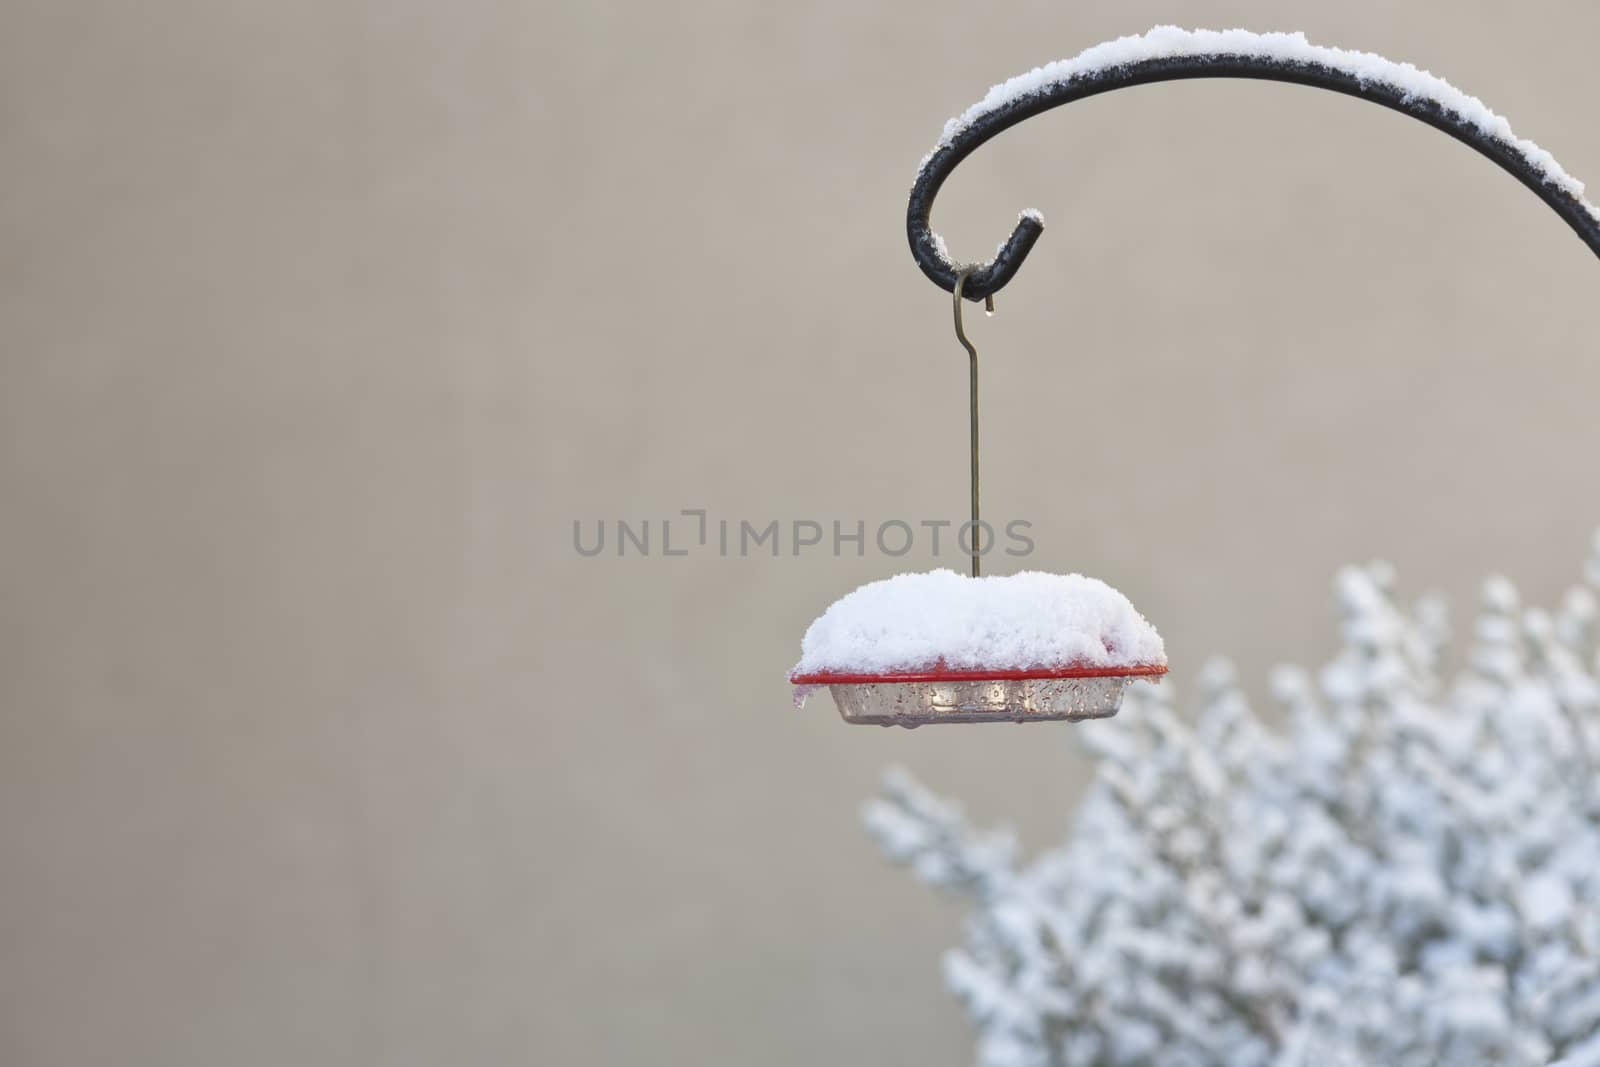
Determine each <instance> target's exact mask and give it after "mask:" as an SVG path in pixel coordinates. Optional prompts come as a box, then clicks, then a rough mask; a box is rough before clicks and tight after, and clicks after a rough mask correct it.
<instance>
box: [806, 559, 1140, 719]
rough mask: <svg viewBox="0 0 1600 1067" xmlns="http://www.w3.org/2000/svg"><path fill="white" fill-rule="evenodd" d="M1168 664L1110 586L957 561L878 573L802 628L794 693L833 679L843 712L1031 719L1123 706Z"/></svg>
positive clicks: (1081, 715)
mask: <svg viewBox="0 0 1600 1067" xmlns="http://www.w3.org/2000/svg"><path fill="white" fill-rule="evenodd" d="M1166 669H1167V657H1166V649H1165V647H1164V646H1163V644H1162V641H1161V635H1160V634H1158V633H1157V632H1156V630H1155V628H1154V627H1153V626H1151V625H1150V623H1149V622H1147V621H1146V620H1145V618H1144V616H1142V615H1140V614H1139V612H1138V611H1137V610H1136V609H1135V608H1134V606H1133V604H1132V603H1131V602H1129V600H1128V598H1127V597H1125V596H1123V595H1122V594H1121V593H1120V592H1118V591H1117V590H1115V589H1113V588H1112V587H1111V586H1109V585H1107V584H1106V583H1104V582H1102V581H1099V580H1097V579H1094V578H1086V577H1084V576H1083V575H1081V574H1067V575H1061V574H1045V573H1042V572H1038V571H1028V572H1024V573H1021V574H1014V575H1010V576H1007V577H981V578H969V577H966V576H964V575H961V574H957V573H956V572H954V571H950V570H938V571H932V572H930V573H926V574H902V575H899V576H897V577H894V578H888V579H885V580H882V581H877V582H872V583H870V584H868V585H864V586H862V587H861V588H860V589H857V590H855V591H854V592H852V593H850V594H849V595H847V596H845V597H843V598H841V599H840V600H838V601H836V602H835V603H834V604H833V605H832V606H831V607H829V608H828V610H827V611H825V612H823V614H822V615H821V617H819V618H818V619H817V620H816V621H815V622H813V623H812V624H811V626H810V628H809V629H808V630H807V631H806V634H805V637H804V639H803V640H802V642H801V655H800V662H799V663H798V664H796V665H795V668H794V671H793V672H792V673H791V674H790V681H792V682H793V683H794V684H795V686H796V692H795V700H796V703H797V704H800V703H803V702H804V701H805V698H806V696H807V695H808V694H809V693H810V692H811V691H812V690H814V689H816V688H819V687H821V686H827V687H828V688H829V690H830V691H831V692H832V694H833V698H834V702H835V703H836V704H838V706H839V711H840V714H841V715H843V716H844V718H845V719H846V720H847V721H850V722H857V723H878V724H881V725H885V726H889V725H899V726H917V725H921V724H922V723H925V722H994V721H1011V722H1029V721H1038V720H1051V719H1087V718H1099V717H1104V716H1107V715H1112V714H1115V713H1116V710H1117V708H1118V706H1119V705H1120V704H1121V700H1122V692H1123V690H1124V689H1125V688H1126V687H1127V685H1128V684H1129V683H1130V682H1131V681H1133V680H1135V679H1138V678H1141V677H1147V678H1158V677H1159V676H1160V675H1162V674H1165V673H1166Z"/></svg>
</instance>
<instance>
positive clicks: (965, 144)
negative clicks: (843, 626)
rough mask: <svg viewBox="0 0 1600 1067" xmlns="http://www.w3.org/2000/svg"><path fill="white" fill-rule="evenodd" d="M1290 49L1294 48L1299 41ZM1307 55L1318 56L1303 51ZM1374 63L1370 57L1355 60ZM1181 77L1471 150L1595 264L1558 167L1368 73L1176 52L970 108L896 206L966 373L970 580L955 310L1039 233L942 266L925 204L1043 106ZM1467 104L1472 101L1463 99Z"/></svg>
mask: <svg viewBox="0 0 1600 1067" xmlns="http://www.w3.org/2000/svg"><path fill="white" fill-rule="evenodd" d="M1299 43H1300V44H1304V39H1303V38H1301V39H1300V41H1299ZM1307 50H1308V51H1313V52H1315V51H1322V52H1324V53H1326V52H1327V51H1328V50H1318V49H1311V48H1309V46H1308V48H1307ZM1365 58H1375V57H1365ZM1188 78H1254V79H1257V80H1263V81H1281V82H1291V83H1293V84H1296V85H1309V86H1311V87H1313V88H1316V89H1328V90H1331V91H1333V92H1336V93H1344V94H1345V95H1347V96H1354V97H1358V98H1360V99H1362V100H1370V101H1371V102H1372V103H1374V104H1381V105H1383V106H1384V107H1387V108H1391V109H1393V110H1395V111H1398V112H1400V113H1402V114H1405V115H1410V116H1411V117H1412V118H1414V119H1417V120H1419V121H1421V122H1425V123H1427V124H1428V125H1429V126H1432V127H1433V128H1435V129H1437V130H1443V131H1444V132H1445V133H1447V134H1449V135H1450V136H1451V137H1454V138H1455V139H1456V140H1458V141H1460V142H1462V143H1463V144H1465V145H1468V146H1469V147H1471V148H1473V149H1475V150H1476V151H1478V152H1480V153H1481V154H1483V155H1485V156H1487V157H1488V158H1489V159H1491V160H1493V161H1494V162H1495V163H1498V164H1499V165H1500V166H1501V168H1503V169H1504V170H1506V171H1509V172H1510V173H1511V174H1512V175H1513V176H1515V177H1516V179H1517V180H1518V181H1520V182H1521V183H1522V184H1523V185H1526V186H1527V187H1528V188H1529V189H1531V190H1533V192H1534V194H1535V195H1536V196H1538V197H1539V199H1540V200H1543V201H1544V202H1545V203H1546V204H1548V205H1549V206H1550V208H1551V210H1553V211H1554V212H1555V213H1556V214H1557V215H1560V216H1561V217H1562V218H1563V219H1564V220H1566V223H1567V225H1568V226H1571V227H1572V229H1573V231H1574V232H1575V233H1577V235H1578V237H1579V238H1580V239H1581V240H1582V241H1583V243H1584V244H1585V245H1587V246H1588V247H1589V250H1590V251H1592V252H1594V253H1595V255H1597V256H1600V217H1597V214H1596V210H1597V209H1595V208H1593V207H1592V206H1591V205H1589V204H1587V203H1585V202H1584V200H1583V199H1582V198H1581V196H1579V195H1578V190H1580V189H1581V187H1579V186H1577V184H1576V183H1575V182H1572V181H1571V180H1570V179H1566V178H1565V175H1562V174H1561V172H1560V170H1559V168H1555V169H1552V168H1551V165H1550V164H1551V161H1550V160H1549V158H1548V157H1547V156H1536V155H1535V154H1530V152H1531V149H1532V146H1531V145H1529V144H1527V143H1526V142H1518V141H1516V140H1514V139H1513V138H1511V137H1510V136H1509V130H1508V129H1507V130H1502V131H1501V135H1499V136H1497V135H1496V134H1495V133H1494V132H1491V131H1490V130H1488V129H1485V128H1483V127H1482V126H1480V125H1478V124H1476V123H1474V122H1472V121H1470V120H1469V119H1468V118H1467V117H1466V116H1464V115H1461V114H1458V113H1457V112H1456V111H1454V110H1452V109H1451V108H1450V107H1448V106H1446V105H1445V104H1444V103H1441V102H1440V101H1439V100H1438V99H1435V98H1434V97H1432V96H1429V95H1426V94H1423V93H1418V92H1416V91H1414V90H1408V89H1405V88H1402V87H1401V86H1400V85H1397V84H1392V83H1390V82H1387V81H1384V80H1382V78H1381V77H1377V76H1374V75H1372V74H1371V73H1370V72H1367V73H1357V72H1356V71H1354V70H1347V69H1343V68H1340V67H1337V66H1330V65H1327V64H1324V63H1319V62H1316V61H1315V60H1309V59H1297V58H1285V57H1283V56H1279V55H1271V54H1259V53H1249V52H1244V53H1241V52H1230V51H1226V50H1223V49H1218V50H1217V51H1204V50H1199V51H1186V52H1185V53H1184V54H1181V55H1170V56H1162V57H1158V58H1150V59H1142V60H1136V61H1133V62H1128V63H1121V64H1115V65H1110V66H1105V67H1100V68H1090V69H1084V70H1081V71H1075V72H1073V73H1071V74H1070V75H1068V76H1064V77H1062V78H1060V79H1058V80H1054V81H1050V80H1047V79H1046V80H1043V83H1042V84H1040V85H1039V86H1038V87H1036V88H1032V89H1031V90H1028V91H1023V92H1019V93H1018V94H1017V95H1016V96H1014V97H1012V98H1010V99H1007V100H1004V101H1003V102H1001V103H999V104H997V105H996V106H994V107H993V108H990V109H987V110H983V109H981V108H980V109H977V114H976V115H974V116H973V117H971V118H970V120H969V121H965V122H961V121H958V122H957V123H956V124H954V125H953V126H952V127H950V128H949V129H947V132H946V135H945V137H944V138H943V139H941V140H940V142H939V145H938V147H937V148H935V149H934V151H933V154H932V155H930V156H928V158H927V159H926V160H924V161H923V164H922V168H921V169H920V170H919V171H918V172H917V180H916V182H915V184H913V185H912V187H911V200H910V203H909V204H908V205H907V207H906V236H907V238H908V239H909V240H910V242H911V254H912V255H913V256H914V257H915V258H916V261H917V265H918V266H919V267H921V268H922V273H924V274H926V275H927V276H928V277H929V278H931V279H932V280H933V282H934V284H936V285H938V286H939V287H940V288H941V289H944V290H945V291H946V292H949V293H952V294H953V298H954V303H955V327H956V336H957V338H958V339H959V340H960V341H961V344H962V346H963V347H964V348H966V350H967V355H968V357H969V360H970V366H971V371H970V375H971V423H972V523H971V533H972V576H973V577H974V578H976V577H977V576H978V574H979V562H978V561H979V555H980V550H979V538H980V530H981V529H982V526H981V524H980V522H979V520H978V352H977V349H976V348H975V347H973V344H972V342H971V340H969V339H968V337H967V335H966V331H965V329H964V328H963V327H962V323H961V302H962V300H963V298H965V299H967V300H973V301H977V300H983V301H985V302H986V303H987V305H988V307H989V310H991V311H993V310H994V294H995V293H997V292H999V291H1000V290H1001V289H1002V288H1004V287H1005V285H1006V283H1007V282H1009V281H1011V279H1012V278H1013V277H1015V276H1016V273H1017V270H1018V269H1019V268H1020V267H1021V266H1022V262H1023V260H1025V259H1026V258H1027V257H1028V252H1029V251H1030V250H1031V249H1032V248H1033V243H1034V242H1035V241H1037V240H1038V239H1039V235H1040V234H1041V233H1043V232H1044V223H1043V221H1042V220H1041V219H1040V218H1039V216H1038V214H1037V213H1036V212H1031V211H1029V212H1023V214H1022V217H1021V218H1020V219H1019V220H1018V221H1017V225H1016V228H1015V229H1013V230H1012V231H1011V236H1010V237H1009V238H1007V240H1006V243H1005V244H1004V245H1002V246H1001V248H1000V251H999V252H998V253H996V255H995V257H994V259H992V260H990V261H989V262H987V263H973V264H963V263H958V262H956V261H955V260H953V259H951V258H950V256H949V254H948V253H946V252H945V249H944V244H943V242H942V241H940V239H939V238H938V236H937V235H936V234H934V232H933V227H932V225H931V224H930V223H929V215H931V214H932V212H933V198H934V197H935V196H937V195H938V194H939V188H940V186H942V185H943V184H944V182H945V179H946V178H948V177H950V175H951V173H952V172H953V171H954V170H955V169H956V166H957V165H958V164H959V163H960V162H961V161H962V160H963V159H966V158H967V156H969V155H971V154H972V153H973V151H974V150H976V149H977V148H978V146H980V145H982V144H983V143H984V142H985V141H987V140H989V139H990V138H991V137H994V136H995V135H997V134H999V133H1002V132H1004V131H1005V130H1008V129H1010V128H1011V127H1013V126H1015V125H1016V124H1017V123H1019V122H1022V121H1023V120H1024V119H1029V118H1032V117H1033V116H1035V115H1038V114H1041V113H1042V112H1045V111H1049V110H1050V109H1051V108H1054V107H1060V106H1061V105H1062V104H1070V103H1072V102H1073V101H1074V100H1082V99H1084V98H1085V97H1090V96H1098V95H1099V94H1101V93H1107V92H1110V91H1112V90H1113V89H1126V88H1128V87H1130V86H1134V85H1147V84H1150V83H1152V82H1163V81H1179V80H1183V79H1188ZM1472 103H1473V104H1476V101H1472Z"/></svg>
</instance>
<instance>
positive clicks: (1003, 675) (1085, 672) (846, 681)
mask: <svg viewBox="0 0 1600 1067" xmlns="http://www.w3.org/2000/svg"><path fill="white" fill-rule="evenodd" d="M1166 673H1167V667H1166V664H1163V663H1130V664H1126V665H1123V666H1114V667H1089V666H1084V665H1082V664H1079V665H1077V666H1070V665H1069V666H1066V667H1032V668H1028V669H1026V670H1017V669H1012V670H993V669H990V668H986V667H973V668H968V669H965V670H956V669H953V668H949V667H942V666H934V667H932V668H930V669H928V670H921V671H883V672H881V673H878V674H862V673H859V672H844V671H813V672H811V673H810V674H791V675H790V676H789V683H790V684H791V685H899V684H902V683H910V682H1025V681H1029V680H1031V679H1036V678H1037V679H1045V678H1149V677H1156V676H1159V675H1163V674H1166Z"/></svg>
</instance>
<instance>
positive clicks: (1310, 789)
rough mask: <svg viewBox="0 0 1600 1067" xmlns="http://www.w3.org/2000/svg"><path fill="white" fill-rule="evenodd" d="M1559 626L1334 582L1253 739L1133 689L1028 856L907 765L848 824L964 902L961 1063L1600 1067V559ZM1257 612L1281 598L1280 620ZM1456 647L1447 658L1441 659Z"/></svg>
mask: <svg viewBox="0 0 1600 1067" xmlns="http://www.w3.org/2000/svg"><path fill="white" fill-rule="evenodd" d="M1585 573H1586V575H1587V582H1588V584H1587V585H1580V586H1577V587H1575V588H1574V589H1572V590H1570V591H1569V592H1568V593H1567V594H1566V595H1565V596H1564V597H1563V598H1561V599H1560V600H1559V601H1558V602H1557V606H1555V607H1553V608H1548V609H1546V608H1533V607H1526V606H1524V605H1523V603H1522V601H1521V600H1520V598H1519V597H1518V595H1517V591H1516V589H1515V588H1514V587H1513V586H1512V584H1511V583H1510V582H1508V581H1506V580H1505V579H1503V578H1502V579H1495V580H1492V581H1490V582H1488V583H1487V584H1486V586H1485V589H1484V595H1483V600H1482V607H1481V609H1480V610H1479V612H1478V613H1477V615H1476V618H1468V619H1465V620H1462V621H1461V623H1460V625H1459V626H1458V627H1457V629H1458V631H1459V633H1460V634H1461V635H1462V636H1463V637H1464V638H1465V647H1464V648H1462V649H1460V650H1459V652H1452V650H1451V649H1450V647H1449V635H1450V630H1451V626H1450V623H1449V618H1448V614H1447V612H1446V611H1445V609H1444V605H1443V604H1442V602H1440V601H1438V600H1437V599H1430V598H1425V599H1423V600H1422V601H1419V602H1417V604H1416V606H1415V607H1414V608H1413V607H1409V606H1408V605H1407V603H1406V599H1403V598H1402V597H1401V595H1400V588H1399V585H1398V582H1397V581H1396V578H1395V573H1394V569H1393V568H1392V567H1389V566H1386V565H1372V566H1367V567H1361V568H1352V569H1351V570H1348V571H1346V572H1345V573H1344V574H1343V575H1341V577H1340V579H1339V581H1338V583H1337V585H1336V592H1337V598H1338V608H1339V616H1340V631H1341V633H1342V636H1343V641H1342V644H1341V647H1340V649H1339V651H1338V653H1337V654H1336V655H1335V656H1334V657H1333V658H1332V660H1331V662H1329V663H1328V664H1327V665H1326V667H1325V668H1324V669H1322V670H1321V671H1319V672H1312V671H1307V670H1304V669H1302V668H1299V667H1284V668H1280V669H1279V670H1278V671H1277V672H1276V673H1275V675H1274V677H1273V686H1272V689H1273V693H1274V700H1275V702H1276V703H1277V704H1278V705H1279V713H1278V714H1275V715H1272V716H1270V717H1269V718H1260V717H1258V716H1257V714H1256V712H1255V711H1254V710H1253V709H1252V707H1251V702H1250V700H1249V698H1248V697H1247V696H1246V694H1245V692H1244V691H1243V689H1242V688H1241V684H1240V682H1239V680H1238V678H1237V677H1236V675H1235V674H1234V673H1233V672H1232V671H1231V670H1230V669H1229V668H1227V667H1226V666H1224V665H1213V666H1211V667H1208V668H1206V669H1204V670H1201V671H1198V672H1195V673H1194V675H1193V680H1192V683H1191V684H1192V688H1193V690H1194V691H1195V693H1196V695H1197V698H1198V704H1199V709H1198V713H1197V714H1196V715H1194V716H1193V717H1190V716H1183V715H1180V714H1179V713H1178V712H1177V710H1176V709H1175V707H1174V704H1173V686H1171V685H1160V686H1134V687H1132V688H1130V689H1129V691H1128V693H1127V694H1126V697H1125V702H1124V707H1123V710H1122V712H1121V714H1119V715H1118V716H1117V717H1116V718H1114V719H1109V720H1106V721H1103V722H1097V723H1095V724H1094V725H1093V726H1091V727H1085V728H1083V729H1081V730H1076V731H1073V734H1072V736H1073V738H1074V740H1076V741H1078V742H1079V743H1080V744H1083V745H1085V746H1086V747H1088V748H1089V749H1090V751H1091V752H1092V753H1094V755H1095V756H1096V757H1097V763H1098V771H1097V773H1096V774H1095V776H1094V779H1093V782H1092V784H1091V785H1090V786H1089V789H1088V791H1087V792H1086V793H1085V795H1084V796H1083V798H1082V800H1081V801H1080V803H1079V807H1078V812H1077V817H1076V820H1075V822H1074V825H1073V828H1072V830H1071V833H1070V836H1069V838H1068V840H1067V841H1066V842H1065V843H1064V844H1062V845H1061V846H1059V847H1057V848H1054V849H1051V850H1049V851H1047V852H1046V853H1045V854H1043V855H1041V856H1039V857H1037V858H1036V859H1031V860H1030V859H1026V858H1024V857H1023V856H1022V855H1021V850H1020V849H1019V848H1018V845H1017V842H1016V839H1015V837H1014V836H1013V835H1011V834H1009V833H1006V832H1004V831H990V830H984V829H981V828H976V827H974V826H973V825H971V824H970V823H968V822H967V820H966V819H965V817H964V816H963V815H962V812H961V808H960V806H959V805H958V804H956V803H954V802H952V801H949V800H945V799H943V798H940V797H938V796H936V795H934V794H932V793H930V792H929V791H928V790H926V789H924V788H923V787H921V786H919V785H918V784H917V783H916V781H915V780H914V779H912V778H911V777H910V776H909V775H908V774H906V773H905V772H894V773H891V774H889V775H886V776H885V781H884V792H883V797H882V799H880V800H878V801H876V802H874V803H872V804H871V805H869V807H868V808H867V811H866V818H867V824H868V827H869V829H870V830H871V832H872V834H873V835H874V836H875V837H876V838H877V840H878V842H879V844H880V845H881V846H882V847H883V849H884V851H885V852H886V853H887V854H888V855H889V856H890V857H891V858H893V859H895V860H897V861H899V862H901V863H905V864H907V865H908V866H909V867H911V868H912V870H913V871H914V872H915V873H916V874H917V875H918V876H919V877H920V878H921V879H923V880H924V881H926V882H929V883H931V884H932V885H934V886H937V887H939V888H941V889H944V890H947V891H949V892H951V893H954V894H957V895H959V896H962V897H964V898H966V900H967V901H968V904H969V907H970V909H971V910H970V912H969V914H968V916H967V919H966V921H965V922H964V923H962V926H961V929H962V931H963V937H964V942H965V943H964V944H963V945H962V946H961V947H960V948H957V949H955V950H954V951H952V952H950V953H949V954H948V955H947V956H946V958H945V976H946V979H947V982H948V984H949V986H950V988H951V990H952V991H953V992H954V993H955V994H956V995H957V996H958V997H959V998H960V999H961V1001H962V1003H963V1004H964V1006H965V1008H966V1010H967V1012H968V1013H969V1014H970V1015H971V1017H972V1019H973V1021H974V1023H975V1024H976V1029H977V1035H978V1051H977V1057H976V1059H977V1062H978V1064H979V1065H980V1067H1043V1065H1046V1064H1048V1065H1051V1067H1151V1065H1152V1064H1162V1065H1168V1064H1183V1065H1185V1067H1348V1065H1365V1064H1381V1065H1382V1067H1489V1065H1493V1067H1600V644H1597V636H1600V606H1597V605H1600V598H1597V597H1596V593H1597V592H1600V540H1597V541H1596V544H1595V551H1594V556H1593V559H1592V560H1591V561H1590V563H1589V565H1588V567H1587V568H1586V569H1585ZM1273 610H1274V611H1278V612H1280V613H1282V612H1284V611H1285V610H1286V609H1285V608H1284V606H1283V605H1273ZM1463 653H1464V654H1463Z"/></svg>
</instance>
